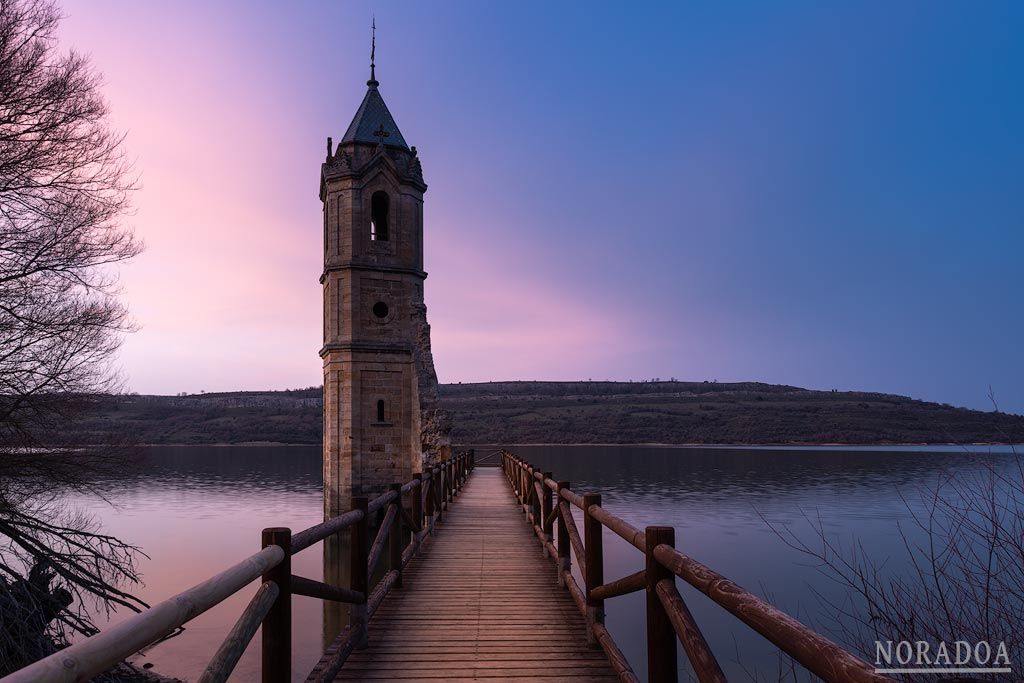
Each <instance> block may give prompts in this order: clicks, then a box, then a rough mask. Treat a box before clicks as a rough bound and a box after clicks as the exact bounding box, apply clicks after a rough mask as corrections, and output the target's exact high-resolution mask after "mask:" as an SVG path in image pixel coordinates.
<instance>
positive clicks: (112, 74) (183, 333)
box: [64, 2, 623, 393]
mask: <svg viewBox="0 0 1024 683" xmlns="http://www.w3.org/2000/svg"><path fill="white" fill-rule="evenodd" d="M65 12H66V19H65V24H64V36H65V37H64V40H65V45H69V46H71V47H74V48H75V49H77V50H79V51H82V52H85V53H87V54H90V55H91V57H92V60H93V62H94V64H95V66H96V67H97V68H98V69H99V70H100V71H101V72H102V73H103V75H104V80H105V92H106V95H107V97H108V99H109V102H110V105H111V109H112V122H113V125H114V126H115V127H116V128H118V129H120V130H123V131H126V132H127V138H126V143H125V146H126V150H127V153H128V155H129V157H130V158H133V159H135V160H136V162H135V163H136V169H137V171H138V172H139V174H140V180H141V182H140V190H139V191H138V192H137V193H136V196H135V207H136V211H135V213H134V214H133V215H132V216H130V217H129V221H130V223H131V224H133V225H134V226H135V228H136V230H137V233H138V235H139V236H140V237H141V238H142V239H143V240H144V241H145V243H146V251H145V253H144V254H143V255H142V256H140V257H138V258H137V259H136V260H135V261H133V262H132V263H131V264H130V265H128V266H126V267H124V268H123V270H122V282H123V286H124V296H125V298H126V299H127V301H128V304H129V306H130V309H131V311H132V314H133V316H134V318H135V320H136V322H137V323H138V326H139V330H138V331H137V332H136V333H134V334H132V335H130V336H129V337H128V338H127V339H126V341H125V344H124V347H123V349H122V352H121V355H120V364H121V367H122V370H123V374H124V376H125V380H126V389H127V390H134V391H139V392H142V393H177V392H179V391H187V392H189V393H193V392H198V391H201V390H202V391H225V390H235V389H265V388H286V387H299V386H307V385H315V384H319V383H320V382H321V367H320V359H319V357H318V356H317V351H318V349H319V346H320V343H321V339H320V331H321V322H320V315H321V310H322V308H321V301H320V298H321V291H320V285H319V284H318V282H317V278H318V277H319V275H320V267H321V258H322V257H321V253H320V249H321V235H320V230H321V225H320V223H321V218H320V204H319V201H318V199H317V178H318V173H319V162H320V157H321V156H322V152H323V145H324V143H323V140H324V139H325V138H326V136H327V135H329V134H332V135H333V136H334V137H335V139H337V138H340V137H341V133H342V132H343V131H344V129H345V127H346V126H347V125H348V122H349V120H350V118H351V116H352V114H353V113H354V112H355V109H356V107H357V106H358V103H359V101H360V99H361V98H362V95H363V92H364V90H365V86H364V85H363V82H362V81H361V80H359V78H358V77H356V78H344V77H341V78H338V79H337V83H336V84H334V85H333V86H332V87H331V88H326V89H325V88H323V87H319V86H317V87H312V88H309V89H308V90H303V89H301V88H300V87H297V86H296V85H294V84H292V85H289V74H288V73H285V72H284V70H283V67H282V65H281V63H280V62H279V61H278V59H277V56H278V55H277V54H276V53H275V48H276V47H278V46H277V45H275V44H274V43H273V40H272V38H271V37H269V36H267V35H263V34H260V33H259V32H256V33H253V32H251V28H252V27H241V26H237V25H236V24H235V23H234V22H233V21H232V17H230V16H229V15H228V13H226V12H223V11H219V10H217V9H215V8H214V9H211V8H203V7H202V6H199V5H188V4H186V5H183V6H180V7H179V5H177V4H151V3H125V4H121V3H91V2H90V3H74V2H72V3H69V4H67V5H66V6H65ZM268 48H269V49H268ZM362 48H363V46H361V45H360V46H359V49H358V50H354V51H353V50H346V52H353V53H354V54H357V55H358V56H359V57H362V56H363V54H362V53H363V52H364V51H365V50H363V49H362ZM348 56H349V55H348V54H345V55H338V59H339V60H341V59H342V58H343V57H348ZM300 61H301V60H300ZM299 66H300V67H302V68H315V67H312V66H309V65H308V64H301V63H300V64H299ZM362 68H363V67H362V65H361V64H360V65H359V68H358V69H357V70H362ZM382 72H383V73H382V80H384V82H385V85H384V88H383V91H384V94H385V97H387V93H388V90H387V81H386V73H387V71H386V70H383V69H382ZM311 107H312V108H313V109H316V108H319V109H321V110H327V111H329V112H331V119H332V120H330V121H329V122H321V125H314V126H311V127H309V128H308V129H305V130H302V129H297V128H298V127H299V126H301V125H302V122H308V121H310V120H311V119H312V117H313V116H315V115H316V114H315V113H314V114H311V113H310V112H311ZM392 109H393V113H394V115H395V117H396V118H397V120H398V122H399V125H400V126H402V127H403V130H405V131H406V137H407V138H409V139H410V142H411V143H412V144H416V143H417V139H416V137H415V135H413V136H410V135H409V132H410V131H415V130H416V128H417V126H416V125H415V124H414V122H415V115H414V112H410V111H403V110H402V109H401V108H396V107H395V106H394V105H392ZM424 161H425V166H426V174H427V181H428V183H430V184H432V185H433V184H434V180H435V179H438V180H441V179H440V178H438V172H437V171H436V170H435V171H434V172H433V173H431V170H432V166H431V158H430V157H429V156H427V157H426V158H425V160H424ZM433 168H434V169H436V168H437V167H436V166H434V167H433ZM435 194H437V193H435V192H430V191H428V193H427V196H426V228H425V231H426V242H427V262H426V267H427V270H428V272H429V273H430V274H431V275H430V277H429V279H428V280H427V303H428V307H429V320H430V322H431V325H432V328H433V345H434V353H435V363H436V366H437V368H438V373H439V376H440V378H441V379H442V381H478V380H489V379H504V378H524V379H528V378H535V377H536V378H541V377H551V376H559V377H567V378H576V377H580V376H583V375H586V374H587V373H588V372H590V373H593V368H594V367H601V366H602V363H603V362H604V361H606V360H611V356H612V355H613V354H614V348H615V347H617V346H618V345H619V343H618V342H620V341H621V337H622V333H621V331H620V330H621V328H622V325H623V321H622V319H621V318H618V319H613V318H612V317H611V316H609V315H608V313H607V311H602V305H601V302H599V301H588V300H586V298H585V297H580V296H576V295H577V294H578V292H573V291H572V287H571V286H567V285H568V284H569V283H565V282H558V281H557V279H553V278H545V276H544V275H543V274H541V273H538V272H537V271H536V269H535V268H532V267H531V261H532V258H531V254H530V253H529V249H528V248H523V247H522V245H519V244H518V243H517V242H516V240H515V238H514V230H509V231H507V232H506V233H505V234H506V235H507V236H508V239H506V240H503V241H502V242H496V241H495V240H494V239H493V237H494V233H491V234H490V235H481V234H480V233H479V232H478V231H474V230H472V229H471V228H472V226H470V225H467V224H464V223H460V221H462V220H463V217H462V216H460V215H459V214H460V211H459V209H458V206H457V205H453V204H452V203H448V204H447V205H444V202H443V200H442V201H440V202H439V201H434V195H435ZM453 208H454V209H455V210H454V211H453V210H452V209H453ZM492 220H493V222H494V223H496V224H501V223H502V222H503V221H504V220H505V219H504V218H503V217H502V216H501V215H496V216H494V217H493V219H492ZM467 236H469V238H468V239H467ZM517 272H518V273H525V272H530V277H529V279H528V280H524V279H522V278H520V277H519V276H517V275H516V273H517ZM555 291H558V292H560V294H559V296H558V297H557V302H558V305H551V304H552V302H553V301H554V300H555V299H556V298H555V297H553V296H552V292H555ZM556 330H557V335H558V347H555V346H554V345H553V344H552V334H553V332H554V331H556ZM513 331H514V333H512V332H513ZM559 348H560V349H562V351H559V350H558V349H559ZM570 349H571V351H569V350H570ZM588 368H590V369H589V370H588Z"/></svg>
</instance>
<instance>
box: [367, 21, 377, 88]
mask: <svg viewBox="0 0 1024 683" xmlns="http://www.w3.org/2000/svg"><path fill="white" fill-rule="evenodd" d="M370 36H371V38H370V80H368V81H367V82H366V85H369V86H375V85H377V76H376V74H375V69H376V65H375V64H374V61H375V58H376V56H377V17H374V18H373V19H372V20H371V22H370Z"/></svg>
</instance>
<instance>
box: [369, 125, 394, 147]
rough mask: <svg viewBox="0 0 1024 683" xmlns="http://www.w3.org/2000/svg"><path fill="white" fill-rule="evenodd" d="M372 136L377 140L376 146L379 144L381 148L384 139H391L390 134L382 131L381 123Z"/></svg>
mask: <svg viewBox="0 0 1024 683" xmlns="http://www.w3.org/2000/svg"><path fill="white" fill-rule="evenodd" d="M372 135H373V136H374V137H375V138H377V140H379V142H378V143H377V144H379V145H381V146H383V145H384V138H389V137H391V133H389V132H387V131H386V130H384V124H383V123H382V124H380V126H378V127H377V130H375V131H373V133H372Z"/></svg>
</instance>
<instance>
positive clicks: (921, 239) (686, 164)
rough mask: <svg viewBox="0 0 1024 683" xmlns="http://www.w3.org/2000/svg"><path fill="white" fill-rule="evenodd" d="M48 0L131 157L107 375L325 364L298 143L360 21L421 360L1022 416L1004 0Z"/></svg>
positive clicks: (349, 66)
mask: <svg viewBox="0 0 1024 683" xmlns="http://www.w3.org/2000/svg"><path fill="white" fill-rule="evenodd" d="M61 6H62V8H63V11H64V13H65V20H64V24H63V28H62V38H61V44H62V47H63V48H65V49H66V48H73V49H75V50H77V51H79V52H82V53H85V54H88V55H90V56H91V58H92V61H93V64H94V65H95V67H96V68H97V69H98V70H99V71H100V72H102V74H103V76H104V81H105V85H104V92H105V94H106V97H107V98H108V101H109V104H110V107H111V121H112V124H113V126H114V127H115V128H117V129H119V130H122V131H125V132H126V134H127V137H126V140H125V146H126V151H127V153H128V156H129V157H130V158H131V159H133V160H134V163H135V169H136V171H137V172H138V174H139V178H140V189H139V190H138V192H137V193H136V195H135V201H134V204H135V210H134V212H133V213H132V214H131V215H130V216H128V217H127V219H126V220H127V222H128V223H129V224H131V225H133V226H134V227H135V230H136V232H137V234H138V235H139V236H140V237H141V238H142V239H143V240H144V241H145V243H146V247H147V248H146V251H145V253H144V254H143V255H141V256H140V257H138V258H137V259H135V260H134V261H133V262H132V263H131V264H129V265H127V266H125V267H123V268H122V269H121V277H122V285H123V296H124V298H125V300H126V301H127V303H128V305H129V307H130V309H131V311H132V314H133V316H134V319H135V321H136V323H137V325H138V328H139V329H138V331H137V332H135V333H133V334H131V335H130V336H129V337H128V338H127V339H126V341H125V344H124V347H123V349H122V351H121V354H120V357H119V364H120V368H121V371H122V373H123V376H124V378H125V387H126V389H127V390H132V391H138V392H142V393H161V394H174V393H178V392H181V391H187V392H189V393H194V392H199V391H207V392H209V391H227V390H240V389H246V390H255V389H284V388H295V387H304V386H312V385H317V384H319V383H320V382H321V373H322V370H321V361H320V359H319V357H318V355H317V352H318V350H319V347H320V344H321V341H322V340H321V329H322V328H321V321H320V317H321V310H322V309H321V306H322V304H321V290H320V285H319V283H318V277H319V275H320V272H321V267H322V253H321V250H322V234H321V231H322V217H321V206H320V202H319V199H318V196H317V192H318V188H319V171H320V163H321V161H322V160H323V157H324V154H325V150H326V138H327V136H332V137H333V138H334V139H335V140H338V139H340V138H341V136H342V134H343V133H344V131H345V129H346V128H347V126H348V124H349V122H350V121H351V119H352V116H353V114H354V113H355V111H356V108H357V107H358V105H359V102H360V101H361V99H362V97H363V95H364V94H365V91H366V85H365V82H366V80H367V78H368V61H369V59H368V58H369V47H370V46H369V43H370V31H369V27H370V22H371V18H372V17H375V18H376V24H377V53H376V54H377V78H378V80H379V81H380V83H381V85H380V90H381V94H382V95H383V97H384V99H385V101H386V102H387V104H388V107H389V108H390V110H391V112H392V114H393V115H394V117H395V119H396V121H397V122H398V125H399V127H400V128H401V131H402V134H403V136H404V137H405V139H406V140H407V141H408V142H409V144H411V145H416V147H417V149H418V150H419V156H420V159H421V160H422V162H423V169H424V177H425V180H426V182H427V184H428V186H429V189H428V191H427V193H426V196H425V208H424V216H425V218H424V222H425V226H424V232H425V243H426V245H425V264H426V270H427V271H428V272H429V274H430V275H429V277H428V279H427V281H426V290H425V293H426V300H427V305H428V316H429V320H430V323H431V327H432V341H433V349H434V361H435V365H436V368H437V372H438V376H439V378H440V380H441V381H443V382H459V381H461V382H472V381H487V380H510V379H525V380H535V379H536V380H578V379H590V378H592V379H595V380H596V379H601V380H603V379H612V380H627V379H633V380H636V379H643V378H653V377H659V378H669V377H675V378H679V379H686V380H704V379H717V380H718V381H723V382H724V381H763V382H771V383H783V384H791V385H797V386H805V387H810V388H820V389H832V388H836V389H840V390H867V391H883V392H893V393H899V394H905V395H909V396H912V397H914V398H920V399H925V400H931V401H939V402H945V403H951V404H954V405H963V406H968V407H974V408H982V409H991V403H990V401H989V398H988V394H989V387H990V386H991V388H992V391H993V392H994V394H995V396H996V399H997V401H998V402H999V406H1000V408H1001V409H1003V410H1006V411H1011V412H1018V413H1024V355H1022V354H1021V352H1020V347H1021V341H1022V338H1024V320H1022V312H1024V306H1022V302H1021V300H1022V295H1024V282H1022V278H1021V274H1022V269H1021V252H1022V248H1024V191H1022V186H1024V125H1022V123H1021V122H1022V121H1024V88H1022V87H1021V85H1022V83H1021V80H1020V74H1021V73H1022V72H1024V41H1021V40H1020V39H1019V36H1020V35H1021V33H1022V30H1024V4H1021V3H1014V2H986V3H961V2H956V3H954V2H910V1H907V2H899V3H885V2H876V1H869V2H863V3H817V2H807V3H802V2H787V3H749V4H748V3H728V4H727V3H677V2H673V3H665V4H649V5H638V4H636V3H607V4H605V3H583V2H579V3H541V2H503V3H497V2H487V3H481V2H468V1H467V2H385V1H380V2H373V3H356V2H346V3H340V2H330V3H328V2H312V1H311V2H303V3H273V2H263V3H261V2H217V3H206V2H175V3H155V2H146V3H140V2H134V1H128V0H124V1H117V2H114V1H110V0H88V1H84V0H83V1H78V0H65V2H63V3H62V5H61Z"/></svg>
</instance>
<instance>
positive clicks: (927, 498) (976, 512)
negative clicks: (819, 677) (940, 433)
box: [773, 452, 1024, 681]
mask: <svg viewBox="0 0 1024 683" xmlns="http://www.w3.org/2000/svg"><path fill="white" fill-rule="evenodd" d="M975 457H976V458H977V461H976V465H977V466H976V467H975V468H971V469H969V470H968V469H964V470H950V471H945V472H943V473H942V474H941V475H940V476H939V477H938V478H937V479H936V480H935V481H932V482H922V483H921V484H920V485H919V486H918V487H917V488H916V490H914V491H912V492H910V493H909V494H908V495H906V496H904V500H903V502H904V504H905V506H906V508H907V510H908V512H909V517H910V525H909V527H904V526H901V527H900V528H899V533H900V534H901V536H902V539H903V548H904V551H905V559H906V560H907V566H909V567H910V571H909V572H908V573H904V572H893V571H891V569H890V567H888V566H887V564H886V563H885V562H881V561H879V559H878V558H876V557H873V556H872V555H871V554H870V553H869V552H868V551H867V550H866V549H864V548H863V547H862V546H860V545H859V544H854V545H853V546H852V547H843V546H841V545H839V544H838V543H837V542H836V541H834V540H833V539H832V538H831V537H830V535H829V534H828V533H826V529H825V525H824V523H823V522H822V521H821V520H820V519H813V518H810V517H808V521H809V522H811V524H812V525H813V527H814V529H815V534H814V539H813V542H809V541H807V540H804V539H802V538H800V537H798V535H797V534H796V533H795V532H791V531H788V530H785V529H783V528H777V527H773V528H774V529H775V531H776V533H777V534H778V535H779V536H780V537H781V538H783V540H785V541H786V542H787V543H788V544H789V545H791V546H792V547H794V548H797V549H798V550H800V551H801V552H803V553H805V554H806V555H808V556H809V557H811V558H813V559H814V560H815V562H816V564H817V565H818V566H819V568H820V569H821V570H822V571H823V572H824V573H825V575H826V576H828V577H830V578H832V579H833V580H835V581H836V582H838V584H839V585H840V586H841V587H842V588H843V589H844V590H843V593H844V594H845V598H843V599H842V600H835V599H833V598H827V597H825V596H823V595H821V594H819V597H820V598H821V600H822V601H823V603H824V604H825V605H826V606H827V608H828V610H827V612H828V613H829V614H831V617H832V624H831V627H832V629H833V631H834V632H836V633H837V635H839V637H840V638H841V639H842V640H844V641H845V642H847V643H850V644H851V645H857V646H859V647H860V648H861V649H862V650H863V651H864V652H866V653H874V652H875V647H876V646H875V642H876V641H881V642H885V641H893V642H900V641H908V642H910V643H916V642H918V641H925V642H927V643H930V644H931V646H932V647H933V648H934V647H936V646H937V644H938V643H943V642H944V643H947V644H952V643H955V642H956V641H965V642H967V643H970V644H972V645H973V644H975V643H978V642H982V641H984V642H986V643H988V644H989V645H990V646H991V647H992V648H993V650H995V648H996V647H997V644H998V643H1005V644H1006V647H1007V648H1008V649H1012V650H1016V652H1015V653H1014V654H1015V655H1019V649H1018V648H1019V644H1020V643H1021V642H1022V638H1024V460H1022V458H1021V455H1020V454H1018V453H1016V452H1012V453H1010V454H1004V455H1002V456H999V455H991V454H982V453H978V454H975ZM950 646H951V645H950ZM1012 657H1013V655H1011V658H1012ZM1013 661H1014V663H1017V660H1016V659H1014V660H1013ZM902 678H903V679H904V680H907V681H917V680H921V681H925V680H934V676H933V675H931V676H930V675H928V674H924V675H917V674H906V675H903V676H902ZM998 680H1001V681H1002V680H1006V681H1009V680H1014V681H1020V680H1024V674H1022V673H1021V672H1020V671H1014V672H1013V673H1012V674H1005V675H1002V676H1000V677H999V678H998Z"/></svg>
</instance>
